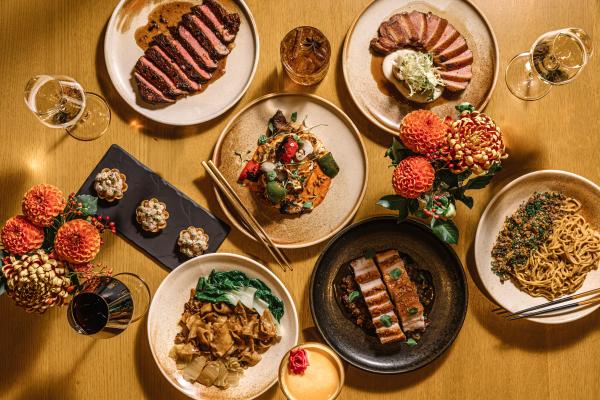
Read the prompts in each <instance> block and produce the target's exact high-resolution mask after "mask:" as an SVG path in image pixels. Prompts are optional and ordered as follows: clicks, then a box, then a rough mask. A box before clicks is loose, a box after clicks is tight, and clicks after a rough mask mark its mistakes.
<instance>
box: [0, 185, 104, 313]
mask: <svg viewBox="0 0 600 400" xmlns="http://www.w3.org/2000/svg"><path fill="white" fill-rule="evenodd" d="M97 202H98V199H97V198H96V197H94V196H88V195H75V194H70V195H69V196H68V198H65V196H64V194H63V192H62V191H61V190H60V189H59V188H57V187H56V186H53V185H47V184H41V185H36V186H34V187H32V188H31V189H29V190H28V191H27V193H25V195H24V196H23V201H22V203H21V209H22V212H23V215H17V216H15V217H12V218H10V219H9V220H8V221H6V223H5V224H4V226H3V227H2V230H1V231H0V239H1V240H2V246H3V247H0V294H2V293H4V292H6V293H8V295H9V296H10V297H11V298H12V299H13V301H14V302H15V304H16V305H18V306H20V307H22V308H24V309H25V310H26V311H28V312H37V313H43V312H45V311H46V310H47V309H49V308H51V307H54V306H60V305H64V304H67V303H68V302H69V300H70V298H71V296H72V295H74V294H75V293H77V291H78V290H79V289H80V288H81V287H82V286H83V284H86V285H89V284H93V283H94V281H96V280H97V279H98V277H100V276H102V275H110V274H111V273H112V271H111V270H110V269H108V268H105V267H103V266H101V265H96V264H93V263H92V261H93V260H94V258H95V257H96V255H97V254H98V252H99V251H100V246H101V245H102V243H103V242H102V239H101V234H102V233H103V232H104V231H105V230H109V231H111V232H113V233H114V232H116V226H115V224H114V222H112V221H110V218H109V217H104V218H103V217H102V216H97V215H96V213H97V209H98V208H97Z"/></svg>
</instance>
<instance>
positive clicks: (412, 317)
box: [375, 250, 425, 332]
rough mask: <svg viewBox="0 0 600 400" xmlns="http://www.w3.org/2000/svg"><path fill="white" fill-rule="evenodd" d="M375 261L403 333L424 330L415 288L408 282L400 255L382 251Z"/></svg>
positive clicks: (393, 251) (423, 319) (421, 307)
mask: <svg viewBox="0 0 600 400" xmlns="http://www.w3.org/2000/svg"><path fill="white" fill-rule="evenodd" d="M375 260H376V261H377V264H378V265H379V269H380V270H381V273H382V274H383V281H384V282H385V284H386V286H387V289H388V292H389V293H390V295H391V297H392V300H393V302H394V304H395V306H396V312H398V315H399V316H400V320H401V322H402V329H403V330H404V332H413V331H418V330H423V329H425V318H424V317H423V305H422V304H421V302H420V301H419V295H418V294H417V288H416V287H415V284H414V283H413V282H412V281H411V280H410V278H409V276H408V273H407V272H406V268H405V267H404V261H403V260H402V258H401V257H400V254H398V252H397V251H396V250H388V251H383V252H380V253H377V254H376V255H375Z"/></svg>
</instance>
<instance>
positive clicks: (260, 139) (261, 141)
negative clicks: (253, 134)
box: [258, 135, 269, 145]
mask: <svg viewBox="0 0 600 400" xmlns="http://www.w3.org/2000/svg"><path fill="white" fill-rule="evenodd" d="M268 141H269V138H268V137H267V135H260V136H259V137H258V144H259V145H262V144H265V143H267V142H268Z"/></svg>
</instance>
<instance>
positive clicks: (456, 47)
mask: <svg viewBox="0 0 600 400" xmlns="http://www.w3.org/2000/svg"><path fill="white" fill-rule="evenodd" d="M468 48H469V47H468V46H467V41H466V40H465V38H464V37H462V36H459V37H457V38H456V40H455V41H454V42H453V43H452V44H451V45H450V46H448V48H446V50H444V51H442V52H441V53H438V54H436V55H435V56H434V57H433V59H434V60H435V61H436V62H438V63H443V62H444V61H448V60H450V59H451V58H454V57H456V56H457V55H459V54H460V53H462V52H464V51H465V50H467V49H468Z"/></svg>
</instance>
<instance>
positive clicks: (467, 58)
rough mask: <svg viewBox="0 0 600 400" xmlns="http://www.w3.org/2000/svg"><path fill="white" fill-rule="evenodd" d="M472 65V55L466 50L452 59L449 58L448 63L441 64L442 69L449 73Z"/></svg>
mask: <svg viewBox="0 0 600 400" xmlns="http://www.w3.org/2000/svg"><path fill="white" fill-rule="evenodd" d="M472 63H473V53H472V52H471V50H469V49H467V50H465V51H464V52H462V53H460V54H459V55H457V56H456V57H454V58H451V59H450V60H448V61H444V62H443V63H442V67H443V68H445V69H446V70H447V71H451V70H453V69H459V68H462V67H464V66H465V65H468V64H472Z"/></svg>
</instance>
